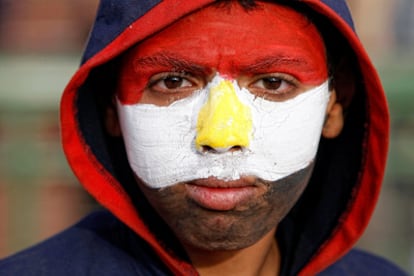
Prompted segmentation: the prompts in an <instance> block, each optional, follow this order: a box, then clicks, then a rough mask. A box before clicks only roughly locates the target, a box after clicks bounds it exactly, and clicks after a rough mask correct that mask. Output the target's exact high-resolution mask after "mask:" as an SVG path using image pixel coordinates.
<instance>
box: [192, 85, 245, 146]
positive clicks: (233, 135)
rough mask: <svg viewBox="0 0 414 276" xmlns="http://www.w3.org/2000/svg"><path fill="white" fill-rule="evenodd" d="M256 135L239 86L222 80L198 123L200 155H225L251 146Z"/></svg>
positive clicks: (200, 115) (205, 105) (199, 116)
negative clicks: (206, 153) (251, 137)
mask: <svg viewBox="0 0 414 276" xmlns="http://www.w3.org/2000/svg"><path fill="white" fill-rule="evenodd" d="M251 131H252V118H251V112H250V108H249V107H248V106H246V105H245V104H243V103H242V102H241V101H240V99H239V98H238V96H237V94H236V90H235V84H233V83H232V82H231V81H229V80H221V81H220V82H219V83H218V84H217V85H213V86H212V88H211V89H210V91H209V97H208V99H207V102H206V103H205V104H204V106H203V107H202V108H201V109H200V112H199V114H198V120H197V136H196V140H195V143H196V148H197V150H198V151H199V152H214V153H223V152H229V151H239V150H242V149H243V148H246V147H248V146H249V143H250V136H251Z"/></svg>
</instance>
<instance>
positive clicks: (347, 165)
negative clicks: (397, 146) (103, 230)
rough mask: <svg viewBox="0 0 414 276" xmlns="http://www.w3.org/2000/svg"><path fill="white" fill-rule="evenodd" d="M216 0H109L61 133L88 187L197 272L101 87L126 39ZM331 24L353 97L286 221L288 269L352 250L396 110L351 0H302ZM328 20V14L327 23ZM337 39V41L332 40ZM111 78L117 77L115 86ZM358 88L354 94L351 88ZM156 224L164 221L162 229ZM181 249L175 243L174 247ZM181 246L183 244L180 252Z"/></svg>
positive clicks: (309, 267) (66, 103)
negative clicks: (119, 133) (357, 27)
mask: <svg viewBox="0 0 414 276" xmlns="http://www.w3.org/2000/svg"><path fill="white" fill-rule="evenodd" d="M211 2H213V1H211V0H192V1H177V0H164V1H158V0H121V1H120V0H101V4H100V6H99V9H98V12H97V17H96V21H95V24H94V26H93V29H92V31H91V34H90V37H89V42H88V44H87V47H86V49H85V52H84V56H83V60H82V63H81V66H80V67H79V69H78V71H77V72H76V73H75V75H74V76H73V78H72V79H71V81H70V82H69V84H68V85H67V87H66V89H65V91H64V93H63V97H62V101H61V130H62V142H63V147H64V151H65V154H66V156H67V159H68V162H69V164H70V166H71V168H72V170H73V171H74V173H75V174H76V176H77V177H78V179H79V181H80V182H81V184H82V185H83V186H84V188H85V189H86V190H87V191H88V192H89V193H90V194H91V195H92V196H93V197H94V198H95V199H96V200H97V201H98V202H99V203H100V204H101V205H103V206H104V207H105V208H107V209H108V210H109V211H110V212H112V213H113V214H114V215H115V216H116V217H117V218H118V219H120V220H121V221H122V222H124V223H125V224H126V225H127V226H129V227H130V228H131V229H132V230H133V231H134V232H135V233H137V235H139V236H140V237H141V238H142V239H144V240H146V241H147V243H148V244H149V245H150V246H151V247H152V248H153V250H154V251H155V252H156V253H157V255H158V256H160V258H161V259H162V261H163V262H164V263H165V264H166V265H167V266H168V267H169V268H170V269H171V271H172V272H173V273H174V274H186V275H191V274H196V271H195V270H194V269H193V268H192V266H191V265H190V264H189V263H188V261H187V259H186V258H185V256H183V254H181V253H179V252H180V250H171V248H169V247H174V246H177V244H176V243H174V242H169V240H171V237H168V238H165V237H163V235H162V234H160V233H159V232H160V231H159V229H158V228H159V227H165V226H164V225H162V222H159V221H158V220H157V219H153V217H152V216H148V215H146V213H147V211H146V212H141V211H142V209H144V208H145V209H148V208H150V207H149V206H148V204H147V203H146V200H145V198H144V197H143V196H142V194H141V193H140V191H139V190H138V188H137V185H134V179H133V176H132V172H131V169H130V168H129V165H128V162H127V160H126V154H125V149H124V146H123V142H122V141H121V139H119V138H112V137H109V136H108V135H107V134H106V132H105V130H104V123H103V120H102V110H101V109H100V106H101V104H102V103H101V102H102V98H104V97H103V96H102V95H105V93H109V92H110V91H111V90H112V89H113V85H114V82H111V80H113V76H114V74H113V73H112V72H111V70H112V69H111V68H112V65H113V64H114V63H116V57H118V56H119V55H120V54H122V53H123V52H125V51H126V50H127V49H129V48H130V47H132V46H133V45H135V44H136V43H138V42H139V41H141V40H143V39H145V38H146V37H148V36H150V35H152V34H154V33H156V32H158V31H160V30H162V29H163V28H165V27H166V26H168V25H169V24H171V23H173V22H175V21H176V20H178V19H180V18H181V17H183V16H185V15H187V14H189V13H191V12H193V11H195V10H197V9H199V8H201V7H203V6H205V5H208V4H210V3H211ZM285 2H300V3H301V5H303V6H305V8H306V9H307V10H311V11H312V12H313V13H315V14H316V17H317V18H319V19H318V20H321V22H324V23H322V24H324V25H327V26H329V29H330V30H329V31H328V32H329V33H330V34H327V35H325V36H328V37H329V38H330V39H328V40H329V41H333V44H334V45H335V47H332V46H331V48H334V49H333V51H336V52H338V53H339V54H342V53H343V57H344V58H343V59H342V60H341V61H340V62H338V64H339V65H338V66H339V68H338V70H336V71H337V72H339V73H337V75H336V76H335V82H334V84H335V86H336V88H337V92H338V94H339V96H340V100H341V101H342V102H343V104H344V105H345V106H346V111H345V113H346V114H345V115H346V119H345V125H344V129H343V131H342V133H341V135H340V136H339V137H337V138H335V139H329V140H327V139H322V140H321V142H320V146H319V150H318V155H317V160H316V163H315V169H314V173H313V176H312V178H311V180H310V183H309V185H308V187H307V188H306V190H305V192H304V194H303V195H302V197H301V198H300V199H299V201H298V202H297V204H296V205H295V206H294V208H293V209H292V210H291V212H290V213H289V214H288V215H287V217H286V218H285V219H284V220H283V221H282V223H281V225H280V226H279V227H278V232H277V235H278V241H279V245H280V248H281V251H282V256H283V257H282V258H283V260H282V272H283V273H282V274H284V275H296V274H301V275H313V274H316V273H317V272H320V271H322V270H324V269H325V268H326V267H328V266H329V265H331V264H332V263H334V262H335V261H336V260H338V259H339V258H341V257H342V256H343V255H344V254H346V253H347V252H348V251H349V250H350V249H351V248H352V246H353V245H354V244H355V242H356V241H357V240H358V238H359V237H360V236H361V234H362V232H363V231H364V229H365V227H366V226H367V224H368V222H369V219H370V217H371V214H372V212H373V209H374V206H375V204H376V201H377V198H378V194H379V190H380V184H381V182H382V177H383V173H384V168H385V162H386V155H387V148H388V131H389V129H388V128H389V122H388V110H387V105H386V101H385V96H384V92H383V89H382V87H381V83H380V81H379V78H378V76H377V73H376V71H375V69H374V68H373V66H372V64H371V62H370V60H369V57H368V56H367V54H366V52H365V50H364V48H363V46H362V45H361V43H360V41H359V39H358V37H357V35H356V34H355V31H354V27H353V23H352V19H351V16H350V13H349V10H348V8H347V6H346V4H345V1H343V0H302V1H293V0H292V1H285ZM326 23H327V24H326ZM328 48H329V45H328ZM111 85H112V87H111ZM349 95H352V96H353V97H350V96H349ZM157 229H158V230H157ZM173 251H174V252H175V253H172V252H173ZM177 252H178V253H177Z"/></svg>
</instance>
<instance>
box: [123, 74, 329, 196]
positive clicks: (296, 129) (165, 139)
mask: <svg viewBox="0 0 414 276" xmlns="http://www.w3.org/2000/svg"><path fill="white" fill-rule="evenodd" d="M223 81H225V80H224V79H223V78H221V77H219V76H216V77H215V78H214V79H213V81H212V82H211V83H209V85H208V86H207V87H205V88H204V89H202V90H200V91H197V92H196V93H194V95H192V96H190V97H188V98H185V99H182V100H179V101H176V102H174V103H172V104H171V105H169V106H167V107H162V106H155V105H152V104H139V103H138V104H133V105H123V104H121V103H120V102H119V101H118V103H117V106H118V114H119V118H120V124H121V129H122V133H123V137H124V141H125V145H126V151H127V155H128V160H129V163H130V165H131V167H132V170H133V171H134V172H135V174H136V175H137V176H139V177H140V179H142V180H143V181H144V182H145V183H146V185H148V186H150V187H152V188H162V187H166V186H171V185H173V184H176V183H178V182H186V181H191V180H195V179H202V178H208V177H216V178H218V179H223V180H235V179H239V178H240V177H242V176H247V175H253V176H256V177H259V178H262V179H264V180H268V181H275V180H278V179H281V178H283V177H286V176H288V175H290V174H292V173H294V172H296V171H298V170H300V169H303V168H305V167H307V166H308V165H309V164H310V162H312V160H313V159H314V158H315V155H316V151H317V148H318V144H319V139H320V136H321V130H322V126H323V122H324V118H325V111H326V106H327V103H328V100H329V90H328V83H327V82H325V83H323V84H322V85H320V86H318V87H316V88H314V89H311V90H309V91H306V92H304V93H301V94H299V95H298V96H296V97H295V98H293V99H290V100H287V101H284V102H273V101H268V100H265V99H263V98H258V97H256V96H254V95H252V94H251V93H250V92H249V91H248V90H247V89H245V88H243V89H240V88H239V87H238V85H237V83H236V82H235V81H234V82H232V86H233V88H234V91H235V92H236V95H237V98H238V99H239V100H240V102H241V103H242V104H243V105H244V107H247V111H249V110H250V112H247V113H246V114H247V115H246V116H247V117H249V116H250V118H251V125H252V128H249V127H247V128H244V129H243V130H242V131H245V132H246V133H245V134H246V135H247V136H246V135H245V137H248V138H247V139H248V142H247V143H245V144H244V145H243V147H242V150H238V151H233V152H231V151H228V150H225V149H223V147H220V148H219V149H218V151H217V152H211V151H206V152H202V151H201V150H200V145H199V144H198V142H196V137H199V135H200V133H199V132H200V129H198V130H197V122H198V121H199V117H200V110H201V109H202V107H204V106H205V105H206V102H211V97H209V94H210V92H211V91H212V90H214V88H216V87H217V86H218V84H220V83H221V82H223ZM227 82H229V81H227ZM213 109H214V108H213ZM213 109H210V111H209V112H215V111H214V110H213ZM227 115H228V114H227ZM244 123H246V124H249V122H248V118H247V119H246V121H245V122H244ZM242 124H243V122H242ZM224 129H225V128H224ZM236 130H238V128H237V129H236ZM236 132H237V131H236ZM247 132H248V133H247ZM226 135H227V134H226ZM219 139H221V138H219ZM237 139H238V138H236V144H235V145H237ZM197 140H198V139H197ZM196 144H197V146H196Z"/></svg>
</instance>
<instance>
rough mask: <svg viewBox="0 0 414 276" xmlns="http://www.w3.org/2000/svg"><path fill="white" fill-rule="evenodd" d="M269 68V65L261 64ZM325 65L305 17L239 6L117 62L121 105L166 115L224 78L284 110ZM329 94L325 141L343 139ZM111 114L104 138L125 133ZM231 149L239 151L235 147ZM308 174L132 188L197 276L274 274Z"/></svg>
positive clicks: (192, 19) (168, 32)
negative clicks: (164, 110)
mask: <svg viewBox="0 0 414 276" xmlns="http://www.w3.org/2000/svg"><path fill="white" fill-rule="evenodd" d="M281 15H283V16H281ZM200 34H202V35H200ZM271 34H277V35H271ZM302 36H303V37H302ZM310 38H311V39H310ZM309 41H312V43H309ZM259 46H260V51H257V49H258V47H259ZM266 59H267V60H272V61H273V62H272V63H269V62H268V63H266V62H263V60H266ZM143 60H144V61H145V63H144V62H142V61H143ZM171 60H172V61H171ZM137 62H138V63H139V65H140V66H139V67H138V66H136V64H137ZM177 64H178V65H177ZM264 64H266V66H264ZM326 64H327V61H326V57H325V49H324V45H323V41H322V39H321V37H320V35H319V33H318V31H317V30H316V27H315V26H313V25H312V24H311V23H310V22H308V20H307V19H306V18H305V17H304V16H303V15H301V14H299V13H297V12H295V11H293V10H291V9H289V8H286V7H282V6H278V5H275V4H269V3H260V6H259V7H258V8H256V9H254V10H252V11H249V12H246V11H245V10H244V9H243V8H241V7H240V6H238V5H237V4H231V5H230V6H229V7H228V8H218V7H215V6H210V7H207V8H204V9H202V10H200V11H198V12H196V13H193V14H191V15H189V16H187V17H185V18H183V19H181V20H179V21H178V22H176V23H175V24H173V25H171V26H170V27H168V28H167V29H165V30H163V31H162V32H160V33H158V34H156V35H154V36H152V37H150V38H148V39H147V40H145V41H144V42H142V43H141V44H139V45H137V46H136V47H134V48H133V49H132V50H131V51H130V52H129V53H128V54H127V55H126V56H125V57H124V58H123V62H122V68H121V72H120V78H119V86H118V91H117V92H118V93H117V96H118V98H119V99H120V100H121V101H123V102H124V103H128V104H133V103H151V104H155V105H159V106H165V105H169V104H171V103H172V102H174V101H176V100H178V99H181V98H184V97H187V96H189V95H191V94H192V93H193V92H194V91H195V90H197V89H200V88H201V87H204V86H205V85H206V83H208V81H209V80H211V79H212V77H213V76H214V75H215V74H217V73H220V74H222V75H224V76H226V77H228V78H231V79H236V80H237V81H238V83H239V85H240V86H241V87H247V88H248V89H249V90H250V91H251V92H252V93H254V94H256V95H257V96H260V97H266V98H269V99H270V100H273V101H284V100H287V99H290V98H293V97H295V96H296V95H298V94H300V93H306V91H308V90H309V89H311V88H313V87H316V86H317V85H319V84H321V83H322V82H323V81H325V80H326V79H327V78H328V76H327V65H326ZM256 65H257V66H256ZM176 66H177V67H176ZM180 66H181V67H185V68H181V67H180ZM246 68H247V69H248V70H246ZM184 69H185V70H184ZM183 72H184V73H183ZM137 91H138V92H137ZM331 94H332V95H331V99H330V102H329V104H328V108H327V110H326V113H327V120H326V124H325V125H326V126H328V128H326V129H325V128H324V130H323V133H325V132H326V133H328V135H327V136H328V137H329V138H330V137H335V136H336V135H337V134H338V133H339V131H340V126H341V120H342V117H341V116H340V113H341V112H340V111H341V107H340V105H339V104H338V103H335V92H334V91H333V92H331ZM108 114H110V116H109V118H108V121H109V123H108V124H107V125H109V126H110V127H109V128H110V129H109V132H110V133H112V134H121V133H120V130H119V126H118V125H117V124H116V123H113V122H114V120H116V119H114V112H113V111H109V112H108ZM207 150H209V149H207ZM231 150H233V151H237V150H240V149H239V148H238V147H237V145H236V146H235V147H233V148H232V149H231ZM312 169H313V164H312V163H311V164H309V166H307V167H306V168H304V169H302V170H300V171H298V172H294V173H292V174H291V175H289V176H287V177H285V178H283V179H280V180H277V181H264V180H261V179H259V178H257V177H255V176H245V177H242V178H240V179H239V180H234V181H224V180H218V179H215V178H213V177H210V178H207V179H198V180H194V181H190V182H186V183H176V184H175V185H172V186H170V187H165V188H162V189H152V188H149V187H148V185H147V184H146V183H143V181H141V180H140V178H139V175H136V179H137V183H138V185H139V186H140V188H141V190H142V191H143V193H144V194H145V196H146V197H147V198H148V200H149V202H150V203H151V205H152V206H153V207H154V209H155V210H156V211H157V212H158V213H159V214H160V216H161V217H162V218H163V219H164V220H165V222H166V223H167V224H168V225H169V227H170V228H171V230H172V231H173V232H174V233H175V235H176V236H177V238H178V239H179V240H180V241H181V243H182V244H183V246H184V248H185V249H186V251H187V253H188V255H189V256H190V258H191V260H192V262H193V264H194V265H195V267H196V268H197V269H198V270H199V272H200V273H202V274H204V273H205V274H208V273H214V272H218V271H220V272H221V273H224V272H229V273H230V272H231V273H236V272H237V271H234V269H239V270H240V271H239V272H241V271H243V272H244V273H246V275H247V274H252V275H253V274H255V275H259V274H263V275H264V274H266V273H267V272H271V273H273V275H274V273H275V271H278V267H279V262H278V260H279V258H280V256H279V253H280V252H279V251H278V249H277V241H275V239H274V238H273V235H274V233H275V231H276V229H277V225H278V223H279V222H280V221H281V220H282V219H283V218H284V217H285V215H286V214H287V213H288V212H289V210H290V209H291V208H292V206H293V205H294V204H295V203H296V201H297V200H298V198H299V197H300V195H301V194H302V192H303V190H304V189H305V187H306V185H307V183H308V181H309V178H310V175H311V173H312ZM240 194H242V196H239V195H240ZM228 200H230V201H232V202H231V203H228ZM229 206H230V207H229ZM214 256H220V257H219V258H214ZM246 256H247V258H246ZM275 260H276V261H275ZM229 264H232V265H231V266H229ZM235 264H236V265H235ZM237 264H238V265H237ZM238 275H242V274H238Z"/></svg>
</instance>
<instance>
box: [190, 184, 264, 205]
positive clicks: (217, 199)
mask: <svg viewBox="0 0 414 276" xmlns="http://www.w3.org/2000/svg"><path fill="white" fill-rule="evenodd" d="M186 189H187V194H188V196H189V197H190V198H191V199H192V200H193V201H194V202H196V203H197V204H198V205H200V206H201V207H203V208H206V209H209V210H214V211H229V210H232V209H235V208H236V207H237V206H238V205H240V204H242V203H243V202H246V201H247V200H249V199H250V198H252V197H253V196H254V195H255V194H256V189H257V187H256V186H255V185H254V180H253V179H250V178H241V179H238V180H232V181H224V180H219V179H217V178H213V177H210V178H207V179H199V180H194V181H191V182H189V183H187V184H186Z"/></svg>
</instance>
